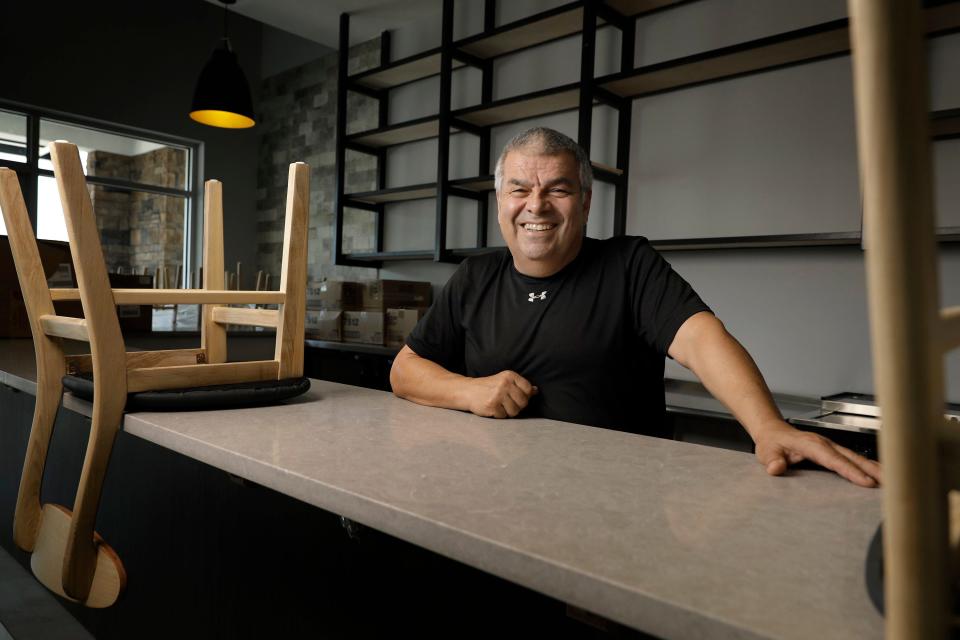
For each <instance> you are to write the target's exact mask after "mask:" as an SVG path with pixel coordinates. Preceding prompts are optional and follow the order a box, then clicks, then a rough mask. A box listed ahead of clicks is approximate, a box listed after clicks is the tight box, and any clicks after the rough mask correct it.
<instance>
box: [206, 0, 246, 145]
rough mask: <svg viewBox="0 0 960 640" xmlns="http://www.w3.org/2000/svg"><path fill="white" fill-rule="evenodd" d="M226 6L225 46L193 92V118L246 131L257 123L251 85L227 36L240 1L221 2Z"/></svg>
mask: <svg viewBox="0 0 960 640" xmlns="http://www.w3.org/2000/svg"><path fill="white" fill-rule="evenodd" d="M220 2H222V3H223V5H224V7H223V46H222V47H221V48H219V49H217V50H215V51H214V52H213V56H212V57H211V58H210V61H209V62H208V63H207V64H206V66H205V67H204V68H203V71H201V72H200V78H199V79H198V80H197V88H196V89H195V90H194V92H193V106H192V107H191V109H190V117H191V118H192V119H193V120H196V121H197V122H199V123H201V124H206V125H210V126H211V127H222V128H225V129H247V128H249V127H252V126H253V125H254V124H256V123H255V122H254V119H253V100H251V99H250V84H249V83H248V82H247V76H245V75H244V73H243V69H241V68H240V65H239V63H238V62H237V54H235V53H234V52H233V49H232V48H231V47H230V38H228V37H227V14H228V13H229V9H228V7H229V5H231V4H236V2H237V0H220Z"/></svg>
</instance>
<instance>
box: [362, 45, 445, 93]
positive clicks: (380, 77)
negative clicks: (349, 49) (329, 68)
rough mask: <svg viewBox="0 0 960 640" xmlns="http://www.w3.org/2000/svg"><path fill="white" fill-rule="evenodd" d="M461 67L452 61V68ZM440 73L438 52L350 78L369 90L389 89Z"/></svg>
mask: <svg viewBox="0 0 960 640" xmlns="http://www.w3.org/2000/svg"><path fill="white" fill-rule="evenodd" d="M462 66H463V62H460V61H459V60H453V68H454V69H457V68H459V67H462ZM438 73H440V50H439V49H431V50H430V51H427V52H424V53H421V54H418V55H416V56H411V57H409V58H405V59H403V60H397V61H396V62H393V63H391V64H388V65H386V66H384V67H379V68H377V69H371V70H369V71H364V72H363V73H359V74H357V75H355V76H352V77H351V78H350V81H351V82H354V83H356V84H359V85H362V86H364V87H369V88H371V89H390V88H392V87H399V86H400V85H403V84H407V83H408V82H414V81H416V80H422V79H424V78H429V77H430V76H434V75H437V74H438Z"/></svg>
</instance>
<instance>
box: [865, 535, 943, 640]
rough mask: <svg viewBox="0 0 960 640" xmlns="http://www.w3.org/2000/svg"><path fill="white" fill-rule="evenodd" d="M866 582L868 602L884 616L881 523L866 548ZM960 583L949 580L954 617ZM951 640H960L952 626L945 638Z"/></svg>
mask: <svg viewBox="0 0 960 640" xmlns="http://www.w3.org/2000/svg"><path fill="white" fill-rule="evenodd" d="M866 581H867V594H868V595H869V596H870V601H871V602H873V606H875V607H876V608H877V611H879V612H880V613H881V614H883V615H886V606H885V605H886V603H885V599H884V594H883V582H884V570H883V523H882V522H881V523H880V524H879V525H878V526H877V530H876V532H874V534H873V538H871V539H870V544H869V546H868V547H867V563H866ZM958 583H960V581H958V580H957V579H956V578H951V580H950V592H951V593H950V596H949V598H950V606H951V610H952V611H953V615H954V616H958V615H960V584H958ZM946 637H948V638H950V639H951V640H960V629H958V628H957V627H956V626H954V627H953V628H952V630H951V632H950V633H949V634H948V635H947V636H946Z"/></svg>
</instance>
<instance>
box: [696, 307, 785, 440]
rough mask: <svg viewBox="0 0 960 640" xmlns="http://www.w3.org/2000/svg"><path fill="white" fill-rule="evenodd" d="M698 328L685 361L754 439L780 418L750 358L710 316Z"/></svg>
mask: <svg viewBox="0 0 960 640" xmlns="http://www.w3.org/2000/svg"><path fill="white" fill-rule="evenodd" d="M708 320H709V321H707V322H704V323H703V326H701V327H698V335H697V336H696V342H697V347H696V348H695V349H693V350H692V351H691V354H690V357H689V361H688V362H687V363H685V364H686V365H687V366H688V368H689V369H690V370H691V371H693V372H694V373H695V374H696V376H697V377H698V378H699V379H700V381H701V382H702V383H703V385H704V386H705V387H706V388H707V390H708V391H710V393H711V394H713V396H714V397H715V398H716V399H717V400H719V401H720V402H722V403H723V404H724V406H726V407H727V409H729V410H730V412H731V413H732V414H733V415H734V417H735V418H736V419H737V421H739V422H740V424H742V425H743V427H744V428H745V429H746V430H747V432H748V433H749V434H750V436H751V437H752V438H753V439H754V440H756V439H757V435H758V434H759V433H761V432H762V431H763V430H764V429H767V428H770V427H776V426H780V427H782V426H783V417H782V416H781V414H780V411H779V409H777V406H776V404H775V403H774V401H773V396H772V395H771V394H770V389H769V388H768V387H767V384H766V382H764V380H763V376H762V375H761V373H760V370H759V369H758V368H757V365H756V363H754V361H753V358H751V357H750V354H749V353H747V351H746V349H744V348H743V346H742V345H741V344H740V343H739V342H737V340H736V339H735V338H734V337H733V336H731V335H730V334H729V333H728V332H727V330H726V329H725V328H724V327H723V324H722V323H721V322H720V321H719V320H717V319H716V318H713V317H712V316H711V317H710V318H709V319H708Z"/></svg>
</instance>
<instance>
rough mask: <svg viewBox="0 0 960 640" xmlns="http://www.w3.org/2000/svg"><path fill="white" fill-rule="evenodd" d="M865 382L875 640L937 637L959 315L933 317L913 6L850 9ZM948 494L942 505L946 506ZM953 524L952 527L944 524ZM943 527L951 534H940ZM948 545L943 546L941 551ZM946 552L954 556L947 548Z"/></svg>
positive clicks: (945, 573) (957, 474) (953, 443)
mask: <svg viewBox="0 0 960 640" xmlns="http://www.w3.org/2000/svg"><path fill="white" fill-rule="evenodd" d="M848 4H849V7H850V16H851V19H850V23H851V28H852V31H851V35H852V39H853V70H854V85H855V86H854V89H855V91H854V94H855V97H856V108H857V140H858V147H859V149H858V151H859V158H860V173H861V178H862V182H863V208H864V216H865V220H864V230H865V234H866V261H867V284H868V292H869V302H870V325H871V333H872V336H871V337H872V342H873V344H872V347H873V362H874V378H875V381H876V391H877V396H878V399H879V401H880V407H881V411H882V415H883V427H882V429H881V430H880V459H881V462H882V463H883V485H884V488H883V511H884V525H883V547H884V553H883V555H884V600H885V609H886V616H887V625H886V636H887V638H896V639H898V640H910V639H917V640H920V639H930V638H945V637H947V633H948V627H949V625H950V624H953V625H956V620H951V618H952V615H951V613H950V606H951V604H952V603H950V597H949V594H950V578H949V574H950V573H951V569H952V572H953V574H954V578H955V577H956V564H955V562H952V561H951V556H952V559H956V557H957V546H956V541H957V534H958V532H960V510H958V509H957V508H956V506H955V507H954V508H953V509H952V514H951V509H950V501H951V500H953V502H954V504H955V505H956V499H955V497H956V495H957V494H956V492H955V491H952V492H951V490H955V489H957V488H960V425H957V424H953V423H949V422H947V420H946V419H945V418H944V399H945V398H944V396H945V393H944V383H943V369H944V367H943V355H944V354H945V353H946V352H948V351H950V350H952V349H955V348H957V347H960V307H954V308H952V309H944V310H942V311H940V310H939V309H938V307H939V302H938V298H939V286H938V283H937V278H938V273H937V272H938V270H937V243H936V235H935V225H934V215H933V187H932V182H931V170H930V166H931V154H930V142H929V140H930V136H929V131H928V129H929V114H928V107H927V92H928V86H927V73H926V63H925V60H926V41H925V40H924V37H923V17H922V15H921V3H919V2H904V1H903V0H849V2H848ZM948 494H949V499H948ZM951 515H952V518H951ZM951 520H952V525H953V526H952V528H953V534H952V535H951V533H950V528H951V527H950V526H949V524H948V523H950V521H951ZM951 538H952V541H951ZM951 544H952V545H953V549H952V550H951V549H950V546H951Z"/></svg>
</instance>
